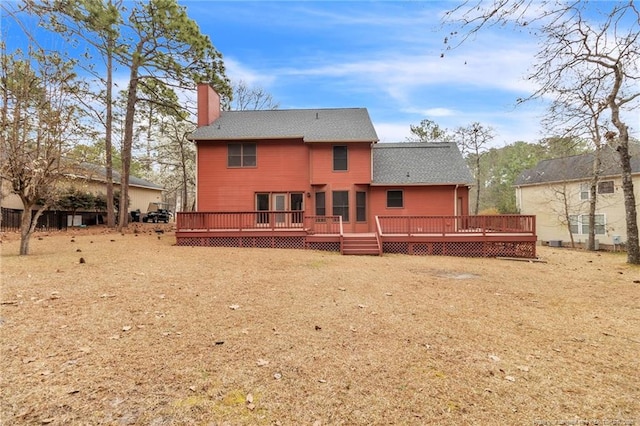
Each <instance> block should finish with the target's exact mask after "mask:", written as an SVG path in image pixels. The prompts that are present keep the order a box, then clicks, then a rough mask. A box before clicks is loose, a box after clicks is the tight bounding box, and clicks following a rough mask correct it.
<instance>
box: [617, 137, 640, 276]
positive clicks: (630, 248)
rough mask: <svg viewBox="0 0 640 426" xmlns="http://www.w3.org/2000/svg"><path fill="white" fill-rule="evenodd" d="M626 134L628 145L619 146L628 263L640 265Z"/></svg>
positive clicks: (621, 144) (636, 217)
mask: <svg viewBox="0 0 640 426" xmlns="http://www.w3.org/2000/svg"><path fill="white" fill-rule="evenodd" d="M625 133H626V144H624V143H623V142H622V141H621V143H620V145H619V146H618V148H617V149H618V153H619V154H620V162H621V164H622V192H623V194H624V206H625V216H626V221H627V244H626V246H627V263H631V264H634V265H640V246H639V241H638V221H637V219H638V213H637V210H636V197H635V194H634V193H633V180H632V176H631V156H630V155H629V134H628V133H627V132H625Z"/></svg>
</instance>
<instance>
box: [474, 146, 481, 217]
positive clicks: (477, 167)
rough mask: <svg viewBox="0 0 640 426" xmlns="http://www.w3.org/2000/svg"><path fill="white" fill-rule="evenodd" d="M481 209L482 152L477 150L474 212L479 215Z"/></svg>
mask: <svg viewBox="0 0 640 426" xmlns="http://www.w3.org/2000/svg"><path fill="white" fill-rule="evenodd" d="M479 210H480V154H479V153H478V152H476V207H475V209H474V213H473V214H475V215H476V216H477V215H478V211H479Z"/></svg>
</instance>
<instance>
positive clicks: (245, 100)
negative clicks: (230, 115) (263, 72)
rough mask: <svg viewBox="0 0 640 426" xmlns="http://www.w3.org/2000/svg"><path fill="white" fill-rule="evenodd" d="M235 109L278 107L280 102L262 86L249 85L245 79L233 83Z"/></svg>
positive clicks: (232, 106) (233, 106) (232, 104)
mask: <svg viewBox="0 0 640 426" xmlns="http://www.w3.org/2000/svg"><path fill="white" fill-rule="evenodd" d="M232 88H233V101H232V102H231V109H232V110H234V111H245V110H266V109H278V108H279V107H280V104H279V103H278V102H275V101H274V100H273V96H271V94H270V93H268V92H267V91H266V90H264V89H263V88H261V87H249V86H248V85H247V83H245V82H244V81H243V80H240V81H238V82H237V83H235V84H233V85H232Z"/></svg>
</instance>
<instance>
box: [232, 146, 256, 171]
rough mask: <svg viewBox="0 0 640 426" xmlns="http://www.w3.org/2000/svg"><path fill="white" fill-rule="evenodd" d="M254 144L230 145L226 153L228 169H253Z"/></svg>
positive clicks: (254, 159) (254, 164) (254, 157)
mask: <svg viewBox="0 0 640 426" xmlns="http://www.w3.org/2000/svg"><path fill="white" fill-rule="evenodd" d="M256 152H257V148H256V144H255V143H230V144H229V145H228V152H227V166H228V167H255V166H256V164H257V161H256Z"/></svg>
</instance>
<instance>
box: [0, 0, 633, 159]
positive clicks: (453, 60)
mask: <svg viewBox="0 0 640 426" xmlns="http://www.w3.org/2000/svg"><path fill="white" fill-rule="evenodd" d="M180 3H181V4H183V5H184V6H186V7H187V11H188V13H189V16H191V17H192V18H193V19H194V20H195V21H196V22H198V24H199V25H200V27H201V30H202V32H204V33H205V34H208V35H209V36H210V38H211V40H212V42H213V44H214V45H215V47H216V48H217V49H218V50H219V51H220V52H221V53H222V54H223V56H224V62H225V66H226V68H227V75H228V76H229V77H230V78H231V80H232V81H238V80H243V81H244V82H245V83H247V84H248V85H249V86H251V87H261V88H263V89H265V90H266V91H267V92H269V93H270V94H271V95H272V96H273V98H274V100H275V101H276V102H278V103H279V104H280V108H283V109H291V108H336V107H365V108H367V109H368V111H369V114H370V116H371V119H372V121H373V123H374V126H375V128H376V131H377V133H378V137H379V138H380V140H381V141H382V142H401V141H405V140H406V138H407V137H408V136H410V132H409V126H410V125H411V124H416V125H417V124H419V123H420V121H421V120H423V119H425V118H428V119H430V120H433V121H435V122H436V123H438V124H439V125H440V126H441V127H444V128H448V129H450V130H453V129H455V128H457V127H459V126H466V125H468V124H471V123H473V122H476V121H477V122H480V123H482V124H483V125H486V126H491V127H492V128H494V130H495V133H496V137H495V139H494V140H493V142H492V144H491V145H492V146H495V147H501V146H504V145H506V144H510V143H513V142H516V141H519V140H523V141H526V142H537V141H538V140H539V139H541V138H543V137H546V136H549V135H547V134H544V133H543V129H542V127H541V125H540V121H541V118H542V116H543V115H544V114H545V112H546V109H545V105H544V104H543V103H542V102H540V101H536V102H532V103H525V104H524V105H520V106H517V107H516V100H517V99H518V98H522V97H527V96H528V95H529V94H531V93H532V92H533V90H534V87H533V86H532V84H531V83H530V82H529V81H527V80H526V75H527V73H528V70H530V69H531V67H532V65H533V63H534V62H533V61H534V55H535V53H536V51H537V50H538V46H537V44H536V43H537V40H535V39H533V38H531V37H530V36H528V35H527V34H526V33H519V32H514V31H512V30H509V29H504V28H489V29H487V30H483V31H482V32H480V33H478V34H477V35H476V36H474V37H473V38H471V39H469V40H468V41H467V42H466V43H465V44H463V45H462V46H460V47H459V48H457V49H455V50H452V51H447V52H445V55H444V57H441V53H442V52H443V49H444V47H445V45H444V42H443V40H444V37H445V36H446V35H447V33H448V29H446V28H442V26H441V17H442V15H443V13H444V12H445V11H446V10H449V9H451V8H452V7H454V6H455V5H456V4H457V3H456V2H451V1H390V0H388V1H347V2H341V1H282V2H270V1H258V2H248V1H211V0H209V1H206V0H199V1H198V0H195V1H187V0H180ZM598 4H600V5H602V4H603V3H598ZM20 32H21V31H20V30H19V29H17V27H15V26H13V25H11V24H10V23H9V22H8V21H5V24H4V25H3V30H2V33H3V34H2V35H3V36H4V37H7V40H8V41H9V42H10V43H11V41H14V40H15V39H17V38H19V37H20V36H19V35H18V33H20ZM53 43H54V46H55V45H58V46H59V47H60V48H61V49H68V48H69V47H68V46H65V44H64V42H61V41H55V42H53ZM121 77H122V78H121V80H122V81H126V78H127V76H126V75H122V76H121ZM636 115H637V114H636ZM632 121H635V122H631V123H630V125H631V127H632V128H634V129H632V130H634V132H633V133H632V134H633V135H637V128H638V127H639V125H640V123H638V120H637V119H635V120H632Z"/></svg>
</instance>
